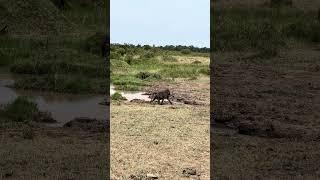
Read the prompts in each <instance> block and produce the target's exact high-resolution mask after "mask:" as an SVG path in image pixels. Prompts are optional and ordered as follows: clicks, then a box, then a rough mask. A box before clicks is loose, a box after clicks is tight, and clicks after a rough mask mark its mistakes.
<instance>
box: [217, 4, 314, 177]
mask: <svg viewBox="0 0 320 180" xmlns="http://www.w3.org/2000/svg"><path fill="white" fill-rule="evenodd" d="M251 2H253V1H232V2H231V1H226V2H223V1H217V2H214V4H215V5H213V6H212V7H211V8H212V14H211V19H212V21H211V24H216V26H212V30H211V31H212V36H211V37H212V43H213V48H212V53H213V60H212V67H211V70H212V73H211V79H212V80H211V83H212V84H211V86H212V88H211V90H212V91H211V93H212V96H211V97H212V98H211V100H212V101H211V104H212V111H211V118H212V122H213V124H212V126H211V132H212V135H211V140H212V141H211V147H212V148H213V154H212V155H211V157H212V161H211V165H212V167H213V168H212V169H211V172H213V174H212V176H213V178H214V179H299V178H301V179H308V178H309V179H318V178H319V172H320V170H319V167H318V166H317V165H316V161H317V159H319V156H320V154H319V153H318V151H317V150H316V149H317V145H316V143H315V142H317V141H318V137H319V130H318V129H319V128H318V127H319V125H320V124H319V117H320V114H319V110H320V106H319V105H318V104H320V99H319V97H320V96H319V95H320V94H319V87H320V84H319V81H318V77H319V75H320V71H319V67H320V66H319V65H320V64H319V56H320V51H319V37H320V36H319V35H320V34H319V32H320V31H319V30H320V22H319V20H318V8H319V4H317V3H318V2H317V1H313V2H311V1H305V2H298V1H293V4H292V6H288V5H285V4H284V5H281V6H276V5H275V4H272V5H270V4H269V2H268V1H255V3H251ZM316 4H317V6H316ZM302 7H305V8H302Z"/></svg>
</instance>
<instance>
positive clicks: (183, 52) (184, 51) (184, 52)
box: [181, 49, 191, 54]
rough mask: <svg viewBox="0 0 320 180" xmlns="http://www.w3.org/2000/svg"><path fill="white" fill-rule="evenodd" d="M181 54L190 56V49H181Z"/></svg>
mask: <svg viewBox="0 0 320 180" xmlns="http://www.w3.org/2000/svg"><path fill="white" fill-rule="evenodd" d="M181 53H182V54H191V50H190V49H182V50H181Z"/></svg>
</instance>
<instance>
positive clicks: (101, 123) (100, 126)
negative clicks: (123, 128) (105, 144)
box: [63, 117, 108, 132]
mask: <svg viewBox="0 0 320 180" xmlns="http://www.w3.org/2000/svg"><path fill="white" fill-rule="evenodd" d="M63 127H65V128H76V129H82V130H85V131H91V132H104V131H105V130H106V129H107V128H108V123H107V120H97V119H91V118H86V117H80V118H75V119H74V120H71V121H69V122H67V123H66V124H64V125H63Z"/></svg>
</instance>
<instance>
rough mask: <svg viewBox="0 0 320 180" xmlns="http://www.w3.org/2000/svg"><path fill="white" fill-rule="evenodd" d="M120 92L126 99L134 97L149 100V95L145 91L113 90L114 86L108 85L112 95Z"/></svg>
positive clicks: (129, 99)
mask: <svg viewBox="0 0 320 180" xmlns="http://www.w3.org/2000/svg"><path fill="white" fill-rule="evenodd" d="M116 92H118V93H120V94H121V95H122V96H123V97H125V98H126V99H127V101H131V100H134V99H139V100H144V101H150V100H151V99H150V98H149V95H146V94H145V92H141V91H118V90H115V87H114V86H113V85H112V84H111V85H110V95H111V96H112V95H113V94H114V93H116Z"/></svg>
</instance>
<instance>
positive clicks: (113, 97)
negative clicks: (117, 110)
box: [111, 92, 125, 101]
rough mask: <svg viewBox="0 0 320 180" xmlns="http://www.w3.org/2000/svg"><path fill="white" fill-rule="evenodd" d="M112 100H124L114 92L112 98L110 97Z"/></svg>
mask: <svg viewBox="0 0 320 180" xmlns="http://www.w3.org/2000/svg"><path fill="white" fill-rule="evenodd" d="M111 99H112V100H115V101H120V100H124V99H125V98H124V97H123V96H122V95H121V94H120V93H119V92H115V93H114V94H113V95H112V96H111Z"/></svg>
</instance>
